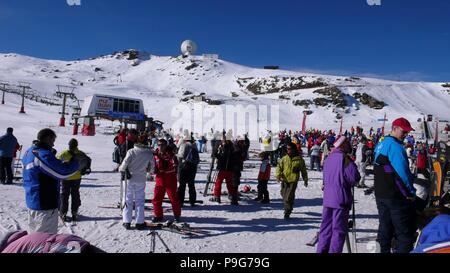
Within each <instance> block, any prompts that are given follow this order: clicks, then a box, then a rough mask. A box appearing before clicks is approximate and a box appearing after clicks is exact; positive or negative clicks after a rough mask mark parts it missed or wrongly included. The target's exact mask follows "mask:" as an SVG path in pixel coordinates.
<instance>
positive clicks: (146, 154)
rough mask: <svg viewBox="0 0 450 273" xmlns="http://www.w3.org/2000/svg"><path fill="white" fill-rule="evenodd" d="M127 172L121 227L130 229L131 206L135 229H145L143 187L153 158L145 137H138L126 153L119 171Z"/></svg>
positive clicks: (152, 168) (152, 167) (150, 170)
mask: <svg viewBox="0 0 450 273" xmlns="http://www.w3.org/2000/svg"><path fill="white" fill-rule="evenodd" d="M126 170H129V172H130V175H131V177H130V178H129V179H128V184H127V187H126V192H125V196H126V200H125V208H124V209H123V213H122V218H123V219H122V220H123V226H124V228H125V229H127V230H129V229H130V228H131V221H132V214H133V204H134V207H135V213H136V229H137V230H143V229H144V228H145V215H144V212H145V185H146V177H147V174H151V173H153V170H154V158H153V153H152V151H151V150H150V148H149V147H148V141H147V137H146V136H143V135H141V136H139V137H138V139H137V143H136V144H135V145H134V148H133V149H131V150H129V151H128V152H127V155H126V156H125V159H124V160H123V162H122V164H121V165H120V167H119V171H121V172H125V171H126Z"/></svg>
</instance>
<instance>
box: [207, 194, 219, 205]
mask: <svg viewBox="0 0 450 273" xmlns="http://www.w3.org/2000/svg"><path fill="white" fill-rule="evenodd" d="M209 201H211V202H217V203H219V204H220V197H216V196H214V197H212V198H211V199H209Z"/></svg>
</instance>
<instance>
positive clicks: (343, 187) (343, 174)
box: [323, 148, 361, 209]
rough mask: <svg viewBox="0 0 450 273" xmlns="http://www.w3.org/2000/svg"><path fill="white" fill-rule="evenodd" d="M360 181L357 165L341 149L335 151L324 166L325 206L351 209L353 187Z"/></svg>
mask: <svg viewBox="0 0 450 273" xmlns="http://www.w3.org/2000/svg"><path fill="white" fill-rule="evenodd" d="M360 179H361V175H360V173H359V172H358V168H357V167H356V164H355V163H354V162H353V161H352V160H351V159H350V158H349V157H348V156H347V155H345V154H344V152H342V151H341V150H340V149H339V148H338V149H335V150H333V152H331V153H330V154H329V155H328V157H327V159H326V160H325V161H324V166H323V184H324V192H323V206H324V207H328V208H333V209H350V207H351V205H352V203H353V195H352V187H354V186H356V184H357V183H358V182H359V180H360Z"/></svg>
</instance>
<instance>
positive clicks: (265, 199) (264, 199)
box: [260, 194, 270, 204]
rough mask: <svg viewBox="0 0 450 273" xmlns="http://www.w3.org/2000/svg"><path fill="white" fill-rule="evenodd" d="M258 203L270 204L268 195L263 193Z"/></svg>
mask: <svg viewBox="0 0 450 273" xmlns="http://www.w3.org/2000/svg"><path fill="white" fill-rule="evenodd" d="M260 203H261V204H270V198H269V195H268V194H267V195H266V194H265V195H264V198H262V200H261V201H260Z"/></svg>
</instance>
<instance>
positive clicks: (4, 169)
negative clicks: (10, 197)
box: [0, 128, 18, 184]
mask: <svg viewBox="0 0 450 273" xmlns="http://www.w3.org/2000/svg"><path fill="white" fill-rule="evenodd" d="M13 131H14V129H13V128H8V129H6V134H5V135H3V136H2V137H0V182H1V183H2V184H12V183H13V179H14V174H13V170H12V162H13V156H14V150H15V149H16V147H17V146H18V143H17V138H16V137H15V136H14V135H13Z"/></svg>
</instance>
